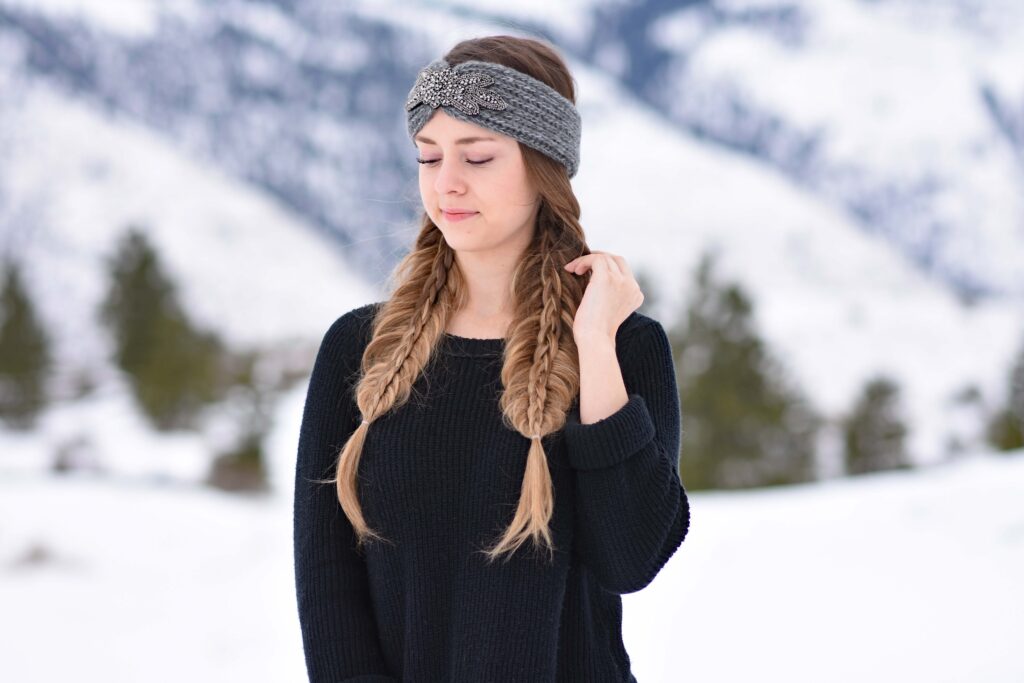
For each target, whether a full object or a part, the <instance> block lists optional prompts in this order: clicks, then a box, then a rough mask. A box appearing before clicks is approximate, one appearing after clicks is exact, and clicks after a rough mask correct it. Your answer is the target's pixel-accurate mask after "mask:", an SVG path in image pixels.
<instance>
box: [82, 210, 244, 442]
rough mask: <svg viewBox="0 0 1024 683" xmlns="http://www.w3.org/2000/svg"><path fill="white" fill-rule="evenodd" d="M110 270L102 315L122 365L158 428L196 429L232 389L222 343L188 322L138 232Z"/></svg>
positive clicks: (128, 235)
mask: <svg viewBox="0 0 1024 683" xmlns="http://www.w3.org/2000/svg"><path fill="white" fill-rule="evenodd" d="M108 267H109V270H110V282H111V286H110V291H109V293H108V295H107V297H106V299H105V300H104V301H103V303H102V306H101V311H100V313H101V317H102V319H103V322H104V323H105V324H106V325H107V326H108V328H109V329H110V330H111V333H112V336H113V339H114V343H115V354H114V356H115V360H116V362H117V364H118V365H119V366H120V367H121V369H122V370H124V372H125V373H126V375H127V377H128V378H129V381H130V382H131V385H132V388H133V390H134V393H135V396H136V399H137V400H138V402H139V404H140V406H141V407H142V409H143V411H144V412H145V414H146V415H147V416H148V417H149V419H150V420H151V422H152V423H153V425H154V426H156V427H157V428H158V429H164V430H167V429H178V428H186V427H194V426H195V422H196V419H197V417H198V415H199V412H200V411H201V409H202V408H203V407H204V406H205V404H207V403H210V402H212V401H214V400H217V399H218V398H220V397H221V396H222V395H223V394H224V392H225V391H226V390H227V387H228V384H229V380H228V378H227V377H226V373H225V372H224V367H223V366H224V364H223V358H224V356H225V353H224V349H223V347H222V344H221V342H220V341H219V339H218V338H217V337H216V335H214V334H212V333H208V332H204V331H199V330H196V329H195V328H194V327H193V326H192V324H191V323H190V322H189V320H188V318H187V316H186V314H185V311H184V310H183V309H182V307H181V305H180V304H179V303H178V298H177V293H176V290H175V287H174V284H173V283H172V282H171V280H170V279H169V277H168V276H167V275H166V274H165V273H164V270H163V267H162V266H161V264H160V262H159V259H158V257H157V254H156V252H155V251H154V249H153V248H152V246H151V245H150V244H149V242H148V240H147V239H146V236H145V235H144V234H143V233H142V232H141V231H140V230H139V229H138V228H136V227H131V228H129V230H128V231H127V233H126V235H125V237H124V238H123V240H122V242H121V243H120V245H119V246H118V250H117V252H116V254H115V255H114V257H113V258H112V259H111V260H110V261H109V263H108Z"/></svg>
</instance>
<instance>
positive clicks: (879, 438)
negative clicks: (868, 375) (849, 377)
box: [843, 377, 911, 474]
mask: <svg viewBox="0 0 1024 683" xmlns="http://www.w3.org/2000/svg"><path fill="white" fill-rule="evenodd" d="M899 411H900V408H899V387H898V386H897V384H896V383H895V382H894V381H892V380H890V379H889V378H887V377H875V378H873V379H871V380H870V381H869V382H868V383H867V384H866V385H865V386H864V390H863V392H862V393H861V396H860V397H859V398H858V400H857V403H856V405H855V406H854V408H853V411H852V413H851V414H850V416H849V417H847V418H846V419H845V420H843V443H844V445H845V451H844V460H845V464H846V472H847V474H866V473H868V472H880V471H884V470H895V469H908V468H910V467H911V463H910V461H909V459H908V457H907V453H906V450H905V448H904V440H905V438H906V435H907V428H906V426H905V425H904V423H903V421H902V419H901V418H900V416H899Z"/></svg>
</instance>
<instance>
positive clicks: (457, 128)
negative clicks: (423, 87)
mask: <svg viewBox="0 0 1024 683" xmlns="http://www.w3.org/2000/svg"><path fill="white" fill-rule="evenodd" d="M421 138H428V139H430V140H433V141H434V144H437V145H454V144H458V142H459V141H460V140H462V139H464V138H490V140H488V142H490V143H491V144H499V145H502V144H503V145H508V144H514V143H515V140H513V139H512V138H511V137H509V136H507V135H502V134H501V133H498V132H497V131H494V130H491V129H490V128H485V127H483V126H479V125H477V124H475V123H469V122H467V121H463V120H462V119H457V118H455V117H453V116H450V115H448V114H447V113H446V112H445V111H444V110H443V109H438V110H437V111H435V112H434V114H433V115H432V116H431V117H430V119H429V120H428V121H427V122H426V123H425V124H424V125H423V127H422V128H420V131H419V133H417V134H416V140H415V141H416V143H417V144H430V143H427V142H426V141H424V140H422V139H421Z"/></svg>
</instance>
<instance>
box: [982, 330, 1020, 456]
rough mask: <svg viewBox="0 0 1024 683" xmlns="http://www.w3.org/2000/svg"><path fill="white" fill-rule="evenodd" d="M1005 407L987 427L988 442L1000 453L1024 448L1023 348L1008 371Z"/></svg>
mask: <svg viewBox="0 0 1024 683" xmlns="http://www.w3.org/2000/svg"><path fill="white" fill-rule="evenodd" d="M1008 384H1009V387H1008V390H1007V401H1006V407H1004V408H1002V409H1001V410H999V411H998V412H997V413H996V415H995V417H993V418H992V421H991V422H990V423H989V426H988V440H989V443H991V444H992V445H993V446H995V447H996V448H997V449H999V450H1000V451H1017V450H1019V449H1021V448H1024V346H1022V347H1021V349H1020V351H1019V352H1018V353H1017V357H1016V360H1015V361H1014V364H1013V367H1012V368H1011V369H1010V377H1009V382H1008Z"/></svg>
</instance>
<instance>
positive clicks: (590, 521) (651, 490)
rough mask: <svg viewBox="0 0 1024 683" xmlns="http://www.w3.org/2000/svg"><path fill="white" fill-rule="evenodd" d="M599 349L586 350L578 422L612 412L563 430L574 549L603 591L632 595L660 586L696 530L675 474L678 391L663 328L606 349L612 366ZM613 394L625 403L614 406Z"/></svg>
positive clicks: (645, 328) (572, 421) (648, 328)
mask: <svg viewBox="0 0 1024 683" xmlns="http://www.w3.org/2000/svg"><path fill="white" fill-rule="evenodd" d="M601 348H602V347H601V345H600V344H596V345H595V346H594V347H592V348H586V347H582V348H581V349H580V356H581V361H580V373H581V380H580V384H581V409H582V408H584V407H585V408H586V410H585V411H584V410H581V416H585V418H586V419H591V420H593V419H594V416H595V415H599V414H601V413H602V412H604V413H609V412H610V414H607V416H606V417H603V418H600V419H596V420H594V421H592V422H589V423H583V422H581V421H579V420H576V418H575V416H573V415H571V414H570V417H569V419H568V421H567V422H566V425H565V428H564V429H565V446H566V456H567V458H568V461H569V464H570V466H572V467H573V468H574V469H575V470H576V534H575V536H576V545H577V552H578V554H579V556H580V558H581V560H582V561H583V563H584V564H585V565H586V566H587V568H588V569H590V571H591V572H592V573H593V574H594V575H595V577H596V578H597V580H598V582H599V583H600V584H601V585H602V587H604V588H605V590H608V591H611V592H613V593H617V594H624V593H633V592H636V591H638V590H640V589H642V588H644V587H645V586H647V585H648V584H649V583H650V582H651V581H653V580H654V577H655V576H656V575H657V574H658V572H659V571H661V568H662V567H663V566H664V565H665V563H667V562H668V559H669V558H670V557H671V556H672V554H673V553H674V552H675V551H676V549H677V548H678V547H679V546H680V544H681V543H682V542H683V538H684V537H685V536H686V533H687V531H688V529H689V523H690V506H689V501H688V499H687V496H686V491H685V490H684V489H683V486H682V483H681V482H680V480H679V469H678V458H679V443H680V407H679V393H678V389H677V385H676V373H675V365H674V362H673V360H672V350H671V346H670V345H669V341H668V337H667V336H666V334H665V330H664V329H663V328H662V326H661V324H660V323H658V322H657V321H652V322H650V323H647V324H644V325H642V327H640V328H639V329H634V330H630V331H629V332H628V333H627V334H626V335H624V337H623V339H621V340H620V342H619V344H618V345H617V346H616V345H609V346H608V347H607V348H609V349H612V351H610V352H606V353H607V355H608V357H607V358H603V357H602V353H603V352H602V350H601ZM588 354H589V357H586V356H587V355H588ZM616 360H617V361H618V364H616V363H615V361H616ZM619 367H621V373H620V372H619V370H618V368H619ZM584 373H586V376H584ZM584 391H586V392H587V393H584ZM616 395H619V396H620V397H621V396H625V397H626V401H625V403H624V404H621V405H620V407H618V408H617V409H616V408H609V407H608V401H609V400H610V399H609V397H610V396H612V397H613V396H616ZM591 399H592V400H591ZM584 403H586V406H584V405H583V404H584ZM610 405H612V406H614V405H615V403H612V404H610ZM601 406H604V409H603V410H602V407H601Z"/></svg>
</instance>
